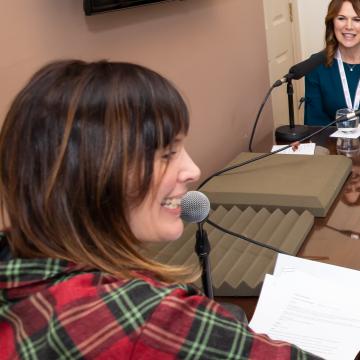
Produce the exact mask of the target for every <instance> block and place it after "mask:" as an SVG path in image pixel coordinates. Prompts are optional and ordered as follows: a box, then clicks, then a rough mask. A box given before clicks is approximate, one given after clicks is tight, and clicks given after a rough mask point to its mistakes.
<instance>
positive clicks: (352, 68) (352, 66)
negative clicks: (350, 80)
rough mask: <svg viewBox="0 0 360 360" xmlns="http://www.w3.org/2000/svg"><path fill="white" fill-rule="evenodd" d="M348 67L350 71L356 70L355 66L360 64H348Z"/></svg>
mask: <svg viewBox="0 0 360 360" xmlns="http://www.w3.org/2000/svg"><path fill="white" fill-rule="evenodd" d="M346 65H347V66H348V67H349V70H350V71H354V69H355V67H356V66H357V65H358V64H346Z"/></svg>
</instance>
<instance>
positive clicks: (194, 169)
mask: <svg viewBox="0 0 360 360" xmlns="http://www.w3.org/2000/svg"><path fill="white" fill-rule="evenodd" d="M184 155H185V159H184V160H185V163H184V167H183V170H182V172H181V181H183V182H193V181H197V180H199V179H200V174H201V171H200V169H199V167H198V166H197V165H196V164H195V163H194V161H193V159H192V158H191V157H190V155H189V154H188V153H187V152H186V151H185V154H184Z"/></svg>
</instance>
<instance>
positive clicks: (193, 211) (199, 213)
mask: <svg viewBox="0 0 360 360" xmlns="http://www.w3.org/2000/svg"><path fill="white" fill-rule="evenodd" d="M209 212H210V201H209V199H208V197H207V196H206V195H205V194H203V193H202V192H200V191H188V192H187V193H186V195H185V196H184V197H183V198H182V199H181V215H180V216H181V219H183V220H184V221H186V222H188V223H201V222H203V221H204V220H205V219H206V218H207V217H208V215H209Z"/></svg>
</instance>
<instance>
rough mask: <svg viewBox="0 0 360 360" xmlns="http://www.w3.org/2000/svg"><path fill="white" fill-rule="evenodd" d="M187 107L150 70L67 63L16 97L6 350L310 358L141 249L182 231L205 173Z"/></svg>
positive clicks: (3, 297) (0, 296)
mask: <svg viewBox="0 0 360 360" xmlns="http://www.w3.org/2000/svg"><path fill="white" fill-rule="evenodd" d="M188 127H189V117H188V111H187V107H186V105H185V103H184V101H183V99H182V97H181V96H180V94H179V93H178V91H177V90H176V89H175V88H174V87H173V86H172V85H171V84H170V82H169V81H167V80H166V79H164V78H163V77H162V76H160V75H159V74H157V73H155V72H153V71H151V70H149V69H147V68H144V67H142V66H138V65H134V64H129V63H112V62H106V61H100V62H94V63H86V62H83V61H76V60H74V61H73V60H72V61H59V62H55V63H51V64H49V65H47V66H45V67H43V68H42V69H40V70H39V71H38V72H37V73H36V74H35V75H34V76H33V77H32V79H31V80H30V82H29V83H28V84H27V85H26V86H25V87H24V89H23V90H22V91H20V93H19V94H18V95H17V97H16V98H15V100H14V102H13V103H12V105H11V107H10V110H9V112H8V114H7V116H6V119H5V123H4V125H3V128H2V131H1V134H0V199H1V208H2V213H3V215H4V216H5V213H6V214H7V215H8V218H9V227H8V229H7V231H6V237H5V238H3V239H2V240H1V243H0V247H1V248H0V250H1V251H0V254H1V259H0V358H1V359H2V360H6V359H20V358H21V359H60V358H61V359H161V360H163V359H185V358H186V359H299V358H301V359H314V358H316V357H315V356H313V355H310V354H307V353H305V352H303V351H302V350H300V349H299V348H297V347H295V346H292V345H290V344H287V343H284V342H280V341H272V340H271V339H269V338H268V337H267V336H265V335H257V334H254V333H253V332H252V331H251V330H250V329H249V328H248V327H247V326H246V324H245V323H242V322H240V321H238V320H237V319H236V318H235V317H234V316H233V315H232V314H231V313H229V312H228V311H227V310H226V309H225V308H223V307H222V306H221V305H220V304H218V303H216V302H215V301H213V300H210V299H208V298H207V297H205V296H203V295H202V294H201V293H200V292H199V291H198V290H197V289H195V288H194V287H193V286H192V285H191V283H192V282H193V281H194V280H196V279H197V278H198V277H199V274H200V271H199V269H191V268H185V267H181V266H179V267H172V266H167V265H163V264H159V263H156V262H154V261H152V260H150V259H147V258H146V257H145V256H142V255H141V253H142V252H141V249H142V248H144V247H145V246H146V244H147V243H149V242H157V241H164V240H166V241H174V240H176V239H178V238H179V237H180V235H181V234H182V231H183V223H182V220H181V218H180V200H181V198H182V197H183V196H184V194H185V193H186V192H187V185H188V184H189V183H190V182H192V181H195V180H198V179H199V176H200V172H199V169H198V167H197V166H196V165H195V164H194V163H193V161H192V160H191V158H190V157H189V155H188V154H187V152H186V150H185V148H184V139H185V136H186V134H187V132H188Z"/></svg>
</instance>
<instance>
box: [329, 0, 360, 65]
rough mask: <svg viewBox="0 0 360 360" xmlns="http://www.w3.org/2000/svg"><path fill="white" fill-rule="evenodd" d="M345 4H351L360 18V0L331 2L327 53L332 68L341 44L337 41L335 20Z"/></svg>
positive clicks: (335, 0)
mask: <svg viewBox="0 0 360 360" xmlns="http://www.w3.org/2000/svg"><path fill="white" fill-rule="evenodd" d="M344 2H349V3H351V5H352V7H353V8H354V10H355V12H356V14H357V15H358V16H360V0H331V1H330V3H329V6H328V11H327V14H326V17H325V52H326V65H327V66H331V64H332V62H333V60H334V57H335V54H336V50H337V48H338V46H339V42H338V40H337V39H336V36H335V31H334V19H335V18H336V16H338V14H339V12H340V9H341V7H342V5H343V3H344Z"/></svg>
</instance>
